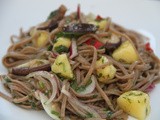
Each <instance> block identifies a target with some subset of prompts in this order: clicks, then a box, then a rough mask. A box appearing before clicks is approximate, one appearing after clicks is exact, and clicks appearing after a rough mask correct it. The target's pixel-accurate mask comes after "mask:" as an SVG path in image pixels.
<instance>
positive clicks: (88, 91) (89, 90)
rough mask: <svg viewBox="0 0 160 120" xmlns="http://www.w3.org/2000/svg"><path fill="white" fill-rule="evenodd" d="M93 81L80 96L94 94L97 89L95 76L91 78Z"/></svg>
mask: <svg viewBox="0 0 160 120" xmlns="http://www.w3.org/2000/svg"><path fill="white" fill-rule="evenodd" d="M91 81H92V83H91V84H89V85H88V86H87V87H86V88H85V90H84V91H81V92H79V94H81V95H86V94H89V93H92V92H93V90H94V89H95V87H96V82H95V79H94V76H93V75H92V76H91Z"/></svg>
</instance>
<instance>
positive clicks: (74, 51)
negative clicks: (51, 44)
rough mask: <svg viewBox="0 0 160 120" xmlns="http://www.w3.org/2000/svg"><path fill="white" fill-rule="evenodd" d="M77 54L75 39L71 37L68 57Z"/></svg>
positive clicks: (71, 57)
mask: <svg viewBox="0 0 160 120" xmlns="http://www.w3.org/2000/svg"><path fill="white" fill-rule="evenodd" d="M77 55H78V52H77V44H76V41H75V40H74V39H72V44H71V48H70V59H73V58H74V57H76V56H77Z"/></svg>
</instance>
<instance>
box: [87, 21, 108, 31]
mask: <svg viewBox="0 0 160 120" xmlns="http://www.w3.org/2000/svg"><path fill="white" fill-rule="evenodd" d="M89 24H93V25H95V26H99V30H105V28H106V25H107V20H106V19H104V20H101V21H90V22H89Z"/></svg>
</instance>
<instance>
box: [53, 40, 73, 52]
mask: <svg viewBox="0 0 160 120" xmlns="http://www.w3.org/2000/svg"><path fill="white" fill-rule="evenodd" d="M56 41H57V42H56V43H55V44H54V45H53V49H54V50H55V51H57V52H58V53H62V52H67V51H68V49H69V47H70V46H71V40H70V39H69V38H65V37H59V38H58V39H57V40H56Z"/></svg>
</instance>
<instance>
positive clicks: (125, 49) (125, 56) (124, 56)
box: [112, 41, 138, 64]
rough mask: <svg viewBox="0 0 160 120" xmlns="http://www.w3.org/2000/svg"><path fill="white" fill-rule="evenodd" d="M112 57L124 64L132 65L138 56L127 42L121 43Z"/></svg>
mask: <svg viewBox="0 0 160 120" xmlns="http://www.w3.org/2000/svg"><path fill="white" fill-rule="evenodd" d="M112 57H113V58H114V59H115V60H117V61H122V62H125V63H129V64H131V63H133V62H135V61H137V60H138V55H137V53H136V50H135V48H134V47H133V45H132V44H131V43H130V42H129V41H125V42H124V43H122V44H121V45H120V46H119V47H118V48H117V49H116V50H115V51H114V52H113V54H112Z"/></svg>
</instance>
